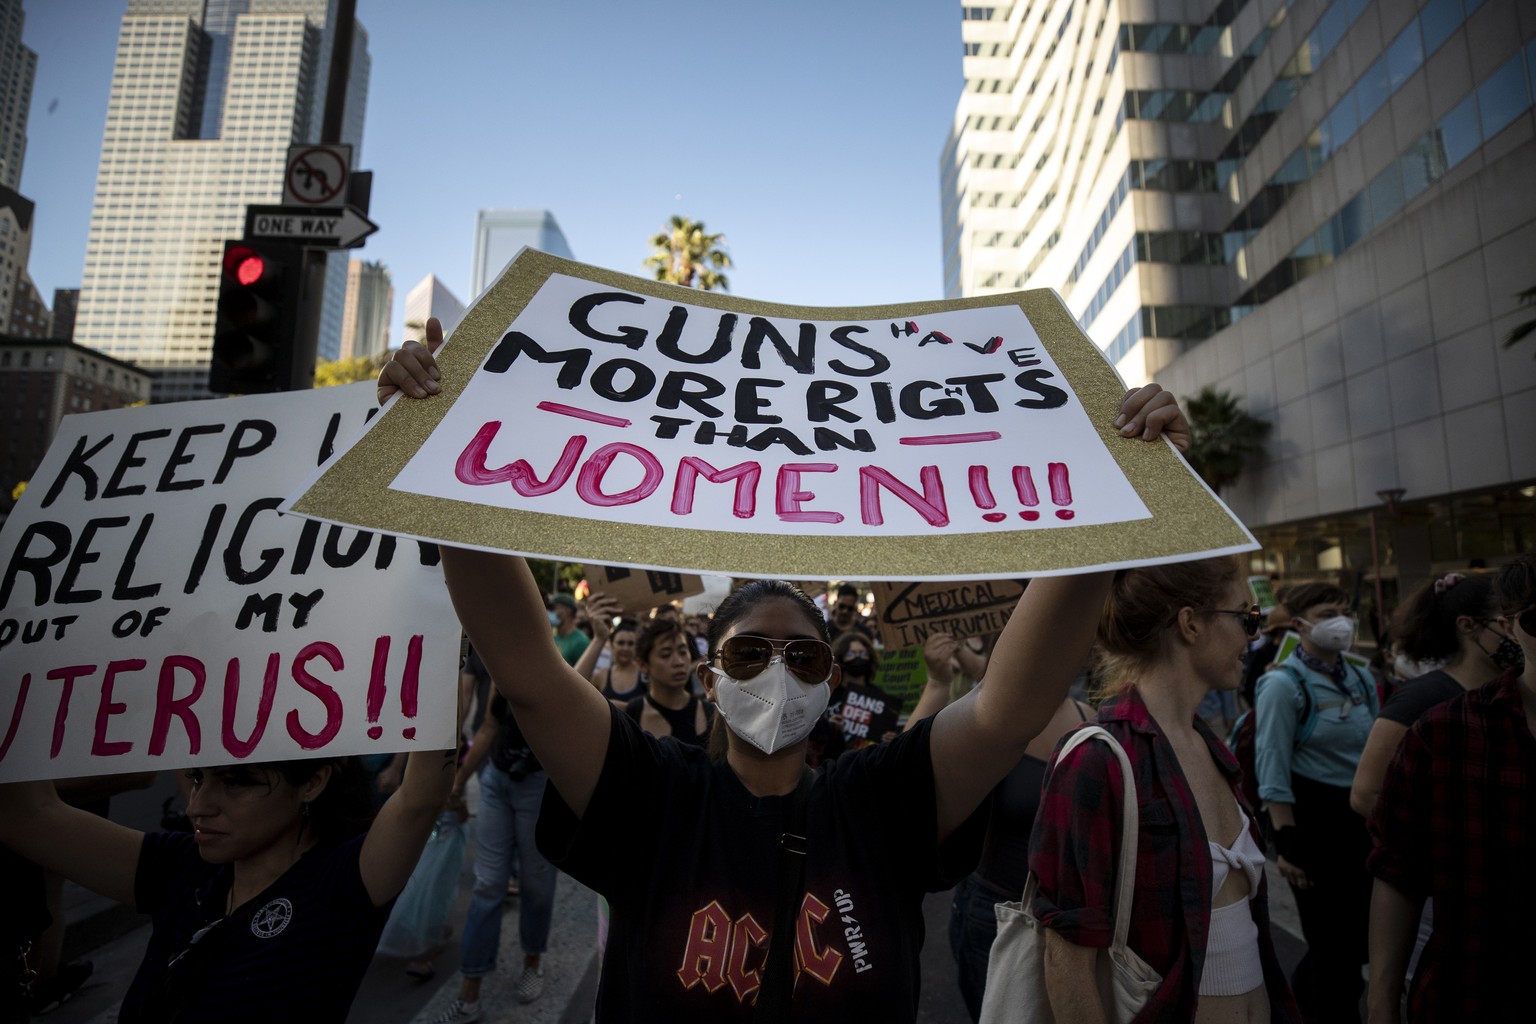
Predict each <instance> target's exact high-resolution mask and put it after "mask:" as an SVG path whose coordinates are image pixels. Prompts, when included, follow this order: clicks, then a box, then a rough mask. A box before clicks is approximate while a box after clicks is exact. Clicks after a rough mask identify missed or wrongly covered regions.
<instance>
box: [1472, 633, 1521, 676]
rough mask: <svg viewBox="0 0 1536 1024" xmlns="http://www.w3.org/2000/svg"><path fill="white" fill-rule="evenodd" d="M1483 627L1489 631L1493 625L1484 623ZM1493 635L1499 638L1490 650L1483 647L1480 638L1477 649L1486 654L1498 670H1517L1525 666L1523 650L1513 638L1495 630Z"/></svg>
mask: <svg viewBox="0 0 1536 1024" xmlns="http://www.w3.org/2000/svg"><path fill="white" fill-rule="evenodd" d="M1484 628H1486V629H1489V630H1490V631H1492V629H1493V627H1491V626H1487V625H1486V624H1485V626H1484ZM1494 635H1495V636H1497V637H1498V638H1499V642H1498V644H1496V645H1495V646H1494V648H1493V650H1492V651H1489V650H1488V649H1487V648H1485V647H1483V641H1482V639H1481V638H1479V639H1478V641H1477V647H1478V650H1480V651H1482V652H1483V653H1484V654H1486V655H1488V658H1489V660H1490V661H1492V662H1493V664H1494V667H1495V668H1497V669H1498V670H1499V671H1500V672H1508V671H1509V670H1510V669H1515V670H1517V671H1518V670H1519V669H1521V668H1523V667H1524V666H1525V651H1523V650H1521V648H1520V645H1519V644H1518V643H1516V642H1515V638H1514V637H1511V636H1505V635H1504V634H1503V633H1498V632H1495V633H1494Z"/></svg>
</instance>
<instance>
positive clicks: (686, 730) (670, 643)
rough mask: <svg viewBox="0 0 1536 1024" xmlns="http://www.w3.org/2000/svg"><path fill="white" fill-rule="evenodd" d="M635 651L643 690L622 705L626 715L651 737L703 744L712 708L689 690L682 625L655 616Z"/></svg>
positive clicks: (689, 644)
mask: <svg viewBox="0 0 1536 1024" xmlns="http://www.w3.org/2000/svg"><path fill="white" fill-rule="evenodd" d="M635 650H636V654H637V655H638V657H639V660H640V664H641V665H643V666H645V685H646V690H645V693H643V694H641V695H640V696H638V697H634V698H631V699H630V701H629V702H628V703H627V704H625V705H624V712H625V714H627V715H629V717H630V718H631V719H633V720H634V721H635V722H636V723H637V724H638V725H639V726H640V728H641V729H643V730H645V731H646V732H648V733H650V734H651V735H652V736H671V737H674V738H675V739H676V740H677V741H678V742H680V743H692V744H694V745H695V746H700V747H702V746H704V745H705V744H706V743H707V742H708V739H709V725H710V722H711V721H712V720H713V717H714V715H713V712H714V707H713V706H712V705H709V704H706V703H705V702H704V701H702V700H700V699H699V698H698V697H695V696H694V695H693V694H692V693H691V692H690V691H689V688H688V680H689V679H690V677H691V676H692V675H693V664H694V657H693V641H691V640H689V639H688V634H687V633H686V632H684V630H683V627H682V626H680V625H678V624H677V623H676V622H673V621H672V620H671V619H655V620H654V621H652V622H651V624H650V625H649V626H647V627H646V628H645V632H644V633H641V634H640V641H639V643H638V644H637V645H636V648H635Z"/></svg>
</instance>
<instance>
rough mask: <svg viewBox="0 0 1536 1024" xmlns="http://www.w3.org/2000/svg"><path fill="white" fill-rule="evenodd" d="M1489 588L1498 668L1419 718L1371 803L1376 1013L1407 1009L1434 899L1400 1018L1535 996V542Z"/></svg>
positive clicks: (1508, 1004)
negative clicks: (1501, 655)
mask: <svg viewBox="0 0 1536 1024" xmlns="http://www.w3.org/2000/svg"><path fill="white" fill-rule="evenodd" d="M1466 582H1467V581H1463V582H1461V583H1459V584H1458V585H1457V587H1456V589H1458V590H1459V589H1460V588H1461V587H1463V586H1465V585H1466ZM1495 589H1496V591H1497V594H1498V599H1499V606H1500V607H1499V614H1497V615H1495V616H1494V617H1493V619H1492V621H1491V622H1490V623H1489V625H1490V630H1489V633H1490V636H1489V639H1490V640H1492V638H1493V637H1494V636H1497V637H1498V638H1499V639H1498V641H1497V642H1498V644H1499V646H1500V647H1501V648H1503V649H1504V650H1505V651H1506V652H1507V655H1506V658H1507V660H1506V666H1505V668H1504V671H1503V672H1502V674H1500V675H1499V677H1498V678H1497V679H1495V680H1494V681H1493V682H1491V683H1488V684H1486V685H1484V686H1482V687H1479V688H1478V689H1475V690H1468V691H1466V692H1465V693H1463V694H1461V695H1460V696H1458V697H1455V698H1453V699H1451V700H1449V701H1446V702H1444V703H1442V704H1438V705H1436V706H1435V707H1433V708H1430V709H1429V710H1427V711H1425V712H1424V714H1423V715H1421V716H1420V717H1419V719H1418V721H1416V722H1415V723H1414V724H1413V725H1412V726H1411V727H1410V728H1409V729H1408V732H1407V734H1406V735H1405V736H1404V737H1403V741H1402V743H1401V744H1400V745H1399V746H1398V748H1397V753H1396V755H1395V756H1394V757H1393V759H1392V762H1391V764H1390V765H1389V766H1388V768H1387V773H1386V777H1385V779H1384V780H1383V782H1382V788H1381V795H1380V797H1378V798H1377V800H1376V805H1375V807H1374V809H1373V811H1372V813H1371V817H1370V823H1369V829H1370V836H1371V844H1372V849H1371V853H1370V857H1369V859H1368V861H1367V864H1368V867H1369V869H1370V872H1371V874H1372V875H1373V876H1374V877H1375V888H1374V889H1373V890H1372V894H1371V927H1370V964H1371V967H1370V985H1369V996H1368V1005H1369V1019H1370V1022H1371V1024H1398V1022H1399V1021H1401V1020H1403V1019H1404V1015H1403V1005H1402V997H1403V990H1404V974H1405V971H1406V969H1407V966H1408V958H1409V955H1410V953H1411V952H1412V950H1413V946H1414V937H1415V933H1416V932H1417V930H1418V924H1419V909H1420V907H1421V906H1422V905H1423V902H1424V900H1425V899H1426V898H1430V899H1433V900H1434V908H1435V912H1434V923H1433V928H1432V930H1431V933H1430V936H1429V941H1428V943H1426V944H1425V946H1424V952H1423V953H1422V955H1421V956H1420V957H1419V962H1418V967H1417V969H1416V970H1415V972H1414V975H1413V981H1412V984H1411V987H1409V990H1408V1001H1407V1015H1406V1019H1408V1020H1411V1021H1475V1020H1501V1019H1502V1020H1512V1019H1516V1018H1519V1017H1521V1016H1522V1015H1523V1011H1521V1010H1519V1007H1521V1006H1528V1004H1529V1002H1530V995H1529V992H1530V975H1529V973H1528V972H1529V971H1530V967H1531V953H1532V949H1533V943H1532V940H1531V922H1532V920H1533V919H1536V881H1533V877H1536V876H1533V875H1532V872H1531V865H1532V864H1533V863H1536V828H1533V827H1532V823H1533V822H1536V554H1525V555H1521V556H1519V557H1517V558H1514V559H1512V560H1511V561H1509V562H1508V563H1506V564H1505V565H1504V566H1503V567H1502V568H1501V569H1500V570H1499V572H1498V575H1497V577H1496V579H1495ZM1506 641H1508V642H1509V644H1511V645H1513V647H1514V650H1513V651H1511V650H1510V649H1509V647H1508V646H1505V642H1506Z"/></svg>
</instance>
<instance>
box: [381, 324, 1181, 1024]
mask: <svg viewBox="0 0 1536 1024" xmlns="http://www.w3.org/2000/svg"><path fill="white" fill-rule="evenodd" d="M427 338H428V341H429V344H430V345H431V346H432V347H434V348H435V347H436V345H438V344H441V340H442V327H441V325H440V324H438V323H437V321H436V320H435V319H434V320H429V321H428V324H427ZM437 374H438V371H437V368H436V363H435V360H433V359H432V357H431V355H430V350H429V349H428V348H426V347H423V346H421V345H419V344H416V343H408V344H407V345H406V346H405V347H403V348H402V349H401V350H400V351H399V352H397V353H396V354H395V355H394V357H393V358H392V359H391V361H390V362H389V363H388V364H386V366H385V367H384V369H383V370H382V371H381V372H380V377H379V397H380V399H381V400H384V399H388V398H390V397H391V396H392V395H393V394H394V393H395V392H396V391H397V390H399V389H402V388H403V389H405V390H406V392H407V394H410V395H414V396H416V397H418V398H420V397H422V396H424V395H426V394H427V391H428V388H427V385H428V384H431V385H433V387H434V388H435V387H436V384H435V382H434V380H433V378H434V376H435V375H437ZM1115 429H1116V430H1118V432H1119V434H1120V436H1121V437H1122V438H1124V441H1123V444H1125V445H1131V444H1135V443H1138V442H1135V441H1133V440H1131V439H1132V438H1141V439H1144V440H1146V441H1153V440H1156V439H1157V438H1159V437H1164V436H1166V437H1168V439H1169V440H1171V441H1172V442H1173V443H1174V444H1175V445H1176V446H1177V447H1179V448H1180V449H1186V448H1187V447H1188V444H1189V440H1190V432H1189V425H1188V422H1187V421H1186V420H1185V419H1184V416H1183V413H1182V412H1181V411H1180V410H1179V408H1178V405H1177V403H1176V402H1175V401H1174V400H1173V397H1172V396H1171V395H1170V394H1168V393H1167V392H1166V391H1163V389H1162V388H1160V387H1158V386H1157V385H1155V384H1149V385H1147V386H1145V387H1143V388H1139V389H1137V390H1135V391H1132V392H1129V393H1127V395H1126V397H1125V399H1124V401H1123V403H1122V405H1121V409H1120V414H1119V416H1118V417H1117V418H1116V421H1115ZM1114 443H1117V444H1118V443H1122V442H1114ZM442 564H443V575H444V577H445V578H446V581H447V584H448V591H449V593H450V595H451V596H452V598H453V603H454V607H455V609H456V610H457V612H458V614H459V618H460V621H461V622H462V623H463V624H464V628H465V630H466V632H468V633H469V635H470V637H471V638H472V640H473V642H474V644H475V648H476V650H478V651H480V653H481V655H482V657H484V659H485V662H486V665H487V666H488V667H489V668H490V670H491V676H492V678H493V679H494V680H495V683H496V686H497V689H498V690H500V691H501V692H502V694H503V695H504V696H505V697H506V699H507V701H508V702H509V703H510V704H511V707H512V711H513V712H514V713H515V714H516V716H517V720H518V723H519V724H520V725H521V727H522V729H523V734H524V736H525V737H526V738H527V740H528V743H529V745H530V746H531V747H532V749H533V751H534V753H535V754H537V755H538V757H539V760H540V761H541V763H542V764H543V766H544V768H545V770H546V771H547V772H548V773H549V782H550V785H549V789H548V790H547V791H546V794H545V799H544V807H543V810H542V811H541V813H540V819H539V828H538V842H539V847H540V849H542V850H543V851H544V852H545V853H546V854H547V855H548V856H549V857H550V859H551V860H552V861H554V862H555V863H556V864H557V865H558V866H559V867H560V868H561V869H563V870H564V871H566V872H567V873H568V874H570V875H571V876H572V877H573V878H576V879H577V880H578V881H581V882H582V883H583V884H586V885H588V886H590V887H591V888H592V889H594V890H596V891H597V892H599V893H601V894H603V895H604V896H606V897H607V898H608V901H609V903H610V904H611V906H612V910H613V915H612V923H611V926H610V929H609V937H608V945H607V949H606V951H605V953H604V956H603V963H602V973H601V976H600V978H599V981H598V994H597V1004H596V1008H595V1012H594V1019H595V1020H596V1021H597V1022H599V1024H606V1022H610V1021H634V1020H667V1021H669V1022H678V1024H688V1022H693V1021H697V1022H709V1024H714V1022H717V1021H743V1022H744V1021H747V1020H775V1021H788V1020H791V1019H793V1020H795V1021H796V1022H804V1024H816V1022H819V1021H837V1022H843V1021H848V1020H854V1019H859V1020H865V1019H867V1020H880V1021H890V1022H898V1024H899V1022H901V1021H913V1020H915V1019H916V1016H917V1005H918V994H919V991H918V990H919V979H920V976H921V971H920V969H919V968H920V962H919V952H920V949H921V946H922V939H923V933H924V918H923V900H924V896H925V894H926V893H927V892H931V891H942V890H945V889H948V888H950V887H951V886H953V884H954V883H955V882H956V881H958V880H959V879H960V878H961V877H962V876H964V875H965V874H966V873H968V872H969V871H970V870H971V868H972V867H973V866H974V863H975V858H976V856H977V854H978V852H979V844H980V841H981V831H982V826H983V825H984V819H983V817H982V815H980V814H977V813H976V812H977V810H978V809H979V808H980V807H981V806H982V804H983V802H984V801H985V800H986V797H987V794H988V793H989V792H990V791H991V789H992V788H993V786H995V785H996V784H997V782H998V781H999V780H1001V779H1002V777H1003V776H1004V775H1005V774H1007V772H1008V770H1009V769H1010V768H1012V767H1013V766H1014V764H1015V763H1017V761H1018V758H1019V755H1020V753H1022V751H1023V750H1024V748H1025V747H1026V746H1027V744H1028V743H1029V740H1030V738H1031V737H1033V736H1034V735H1035V734H1036V733H1038V732H1039V731H1040V730H1041V729H1043V728H1044V727H1045V725H1046V723H1047V722H1048V721H1049V720H1050V718H1051V715H1052V714H1053V713H1054V712H1055V710H1056V708H1057V707H1058V706H1059V705H1060V703H1061V701H1062V699H1063V698H1064V697H1065V696H1066V692H1067V688H1068V687H1069V686H1070V685H1071V682H1072V679H1073V677H1074V676H1075V675H1076V673H1077V670H1078V668H1079V666H1080V665H1081V664H1082V663H1083V661H1084V660H1085V658H1086V656H1087V653H1088V649H1089V647H1090V645H1091V643H1092V639H1093V632H1094V627H1095V624H1096V622H1097V618H1098V615H1097V612H1098V608H1099V607H1100V605H1101V604H1102V602H1103V600H1104V597H1105V595H1106V594H1107V593H1108V590H1109V583H1110V574H1108V573H1090V574H1086V575H1080V576H1060V577H1049V578H1044V579H1039V580H1035V581H1034V582H1033V583H1031V584H1030V586H1029V587H1028V589H1027V590H1026V591H1025V593H1024V595H1023V596H1022V597H1021V598H1020V599H1019V602H1018V605H1017V606H1016V608H1015V610H1014V613H1013V615H1012V616H1011V617H1010V618H1009V619H1008V622H1007V625H1006V626H1005V627H1004V629H1003V632H1002V635H1001V636H1000V637H999V639H998V643H997V647H996V649H995V650H994V651H993V654H992V660H991V663H990V665H989V669H988V678H989V680H990V682H989V684H988V685H986V686H983V687H981V688H979V689H978V690H976V691H975V692H973V693H971V694H970V695H968V696H967V697H965V698H964V699H962V700H959V701H956V702H955V703H954V704H951V705H950V706H949V707H947V708H945V709H944V710H943V711H941V712H939V713H938V714H937V715H935V716H934V717H933V718H932V719H931V720H929V721H925V722H923V723H921V724H920V725H918V726H917V727H916V728H914V729H912V730H911V731H909V732H906V733H903V734H902V735H901V736H899V737H897V738H896V739H894V740H892V741H891V742H890V743H880V744H875V745H874V746H870V747H866V748H864V749H863V750H857V751H852V752H849V753H846V754H844V755H843V756H841V757H839V758H837V759H836V760H833V761H831V762H827V763H823V764H822V766H821V767H820V768H819V769H817V770H816V771H814V772H813V771H811V770H810V769H809V768H807V766H806V762H805V758H806V737H807V735H808V734H809V733H810V731H811V728H812V727H813V726H814V725H815V723H816V721H817V720H818V719H819V718H820V717H821V716H822V712H823V710H824V709H825V708H826V705H827V700H828V697H829V691H830V688H831V687H832V686H835V685H836V684H837V683H838V681H839V672H838V669H837V666H836V665H834V664H833V661H832V651H831V647H830V645H829V643H828V638H827V625H826V619H825V618H824V617H823V615H822V613H821V610H820V609H819V608H818V607H817V606H816V604H815V602H813V601H812V600H811V599H810V598H808V597H806V596H805V594H804V593H803V592H802V591H800V590H799V589H797V588H796V587H794V586H792V585H790V584H787V583H783V582H779V581H774V580H763V581H755V582H753V583H749V584H747V585H746V586H744V587H742V588H741V589H739V590H737V591H736V592H735V593H733V594H732V595H731V596H730V597H728V598H727V599H726V600H725V601H724V602H722V603H721V605H720V607H719V608H718V609H717V610H716V612H715V614H714V617H713V619H712V621H711V623H710V630H709V651H708V657H707V659H706V661H705V662H704V663H703V664H702V665H701V666H700V667H699V668H698V669H697V678H698V680H699V683H700V684H701V685H702V686H703V688H704V689H705V691H706V693H707V696H708V697H709V698H710V699H711V700H713V701H714V702H715V704H716V707H717V708H718V713H719V716H720V718H721V719H723V720H724V722H725V728H724V735H725V738H726V748H725V751H724V756H723V757H721V758H720V759H719V760H713V759H711V758H710V757H709V755H708V753H707V752H706V751H703V750H700V749H698V748H696V747H691V746H687V745H684V744H682V743H679V742H677V740H676V739H675V738H673V737H663V738H660V739H658V738H656V737H654V736H647V735H646V734H645V733H644V732H642V731H641V730H640V729H639V728H638V727H637V726H636V725H635V723H634V722H632V721H630V719H629V718H628V717H627V716H626V715H624V714H623V713H622V712H620V711H618V710H617V709H616V708H614V707H613V705H612V704H611V703H609V702H608V701H606V700H604V699H603V697H602V695H601V694H600V693H598V692H597V690H596V689H595V688H594V687H593V686H592V684H591V683H590V682H588V681H587V680H586V679H583V678H582V677H581V676H580V675H579V674H578V673H577V672H575V671H574V670H573V669H572V668H570V667H569V666H568V665H567V664H565V663H564V662H563V661H562V660H561V658H560V654H559V652H558V651H557V650H556V648H555V646H554V644H553V642H552V638H551V636H550V633H549V630H548V629H547V627H546V626H545V619H544V615H543V602H542V598H541V596H540V594H539V591H538V587H537V584H536V583H535V582H534V579H533V575H532V573H531V572H530V571H529V569H528V565H527V563H526V562H525V561H524V560H523V559H521V558H518V557H516V556H512V555H501V554H492V553H489V552H485V551H476V550H470V549H464V548H452V547H446V546H445V547H444V548H443V550H442ZM621 848H622V849H626V850H627V851H630V852H631V854H632V855H630V856H626V857H623V858H618V857H615V856H614V851H615V850H616V849H621Z"/></svg>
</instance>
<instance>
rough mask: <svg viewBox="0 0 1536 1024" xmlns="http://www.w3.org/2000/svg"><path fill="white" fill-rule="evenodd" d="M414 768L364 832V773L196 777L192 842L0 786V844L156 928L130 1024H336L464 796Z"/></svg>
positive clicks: (343, 769)
mask: <svg viewBox="0 0 1536 1024" xmlns="http://www.w3.org/2000/svg"><path fill="white" fill-rule="evenodd" d="M453 769H454V751H452V750H447V751H441V752H427V753H421V752H418V753H413V754H412V755H411V757H410V759H409V761H408V762H407V764H406V769H405V777H404V780H403V781H402V783H401V785H400V788H399V789H398V790H396V791H395V792H394V793H393V794H392V795H391V796H390V797H389V799H388V800H386V801H385V803H384V806H383V807H382V808H380V809H379V812H378V814H377V815H376V816H374V817H373V820H372V824H371V825H370V824H369V817H368V816H369V813H370V811H371V805H370V800H369V795H368V789H367V780H366V777H365V776H364V775H363V774H362V768H361V767H360V766H359V764H358V763H357V759H356V758H340V759H326V758H316V759H311V760H300V761H279V762H273V763H270V764H235V765H228V766H224V767H209V768H193V769H189V770H188V771H187V777H188V779H189V780H190V781H191V783H192V789H191V795H190V797H189V799H188V801H187V814H188V816H189V817H190V818H191V819H192V825H193V829H194V831H193V833H192V834H191V835H188V834H186V833H177V832H151V833H144V832H140V831H138V830H137V829H132V828H127V827H125V826H122V825H119V824H116V823H115V822H111V821H108V820H106V819H105V818H98V817H96V816H95V815H93V814H90V813H88V812H86V811H83V810H80V809H78V808H75V807H70V806H69V805H67V804H65V803H64V802H63V801H61V800H60V799H59V798H58V795H57V793H56V792H55V791H54V788H53V784H52V783H51V782H22V783H13V784H11V785H8V786H3V787H0V843H3V844H4V845H6V846H9V847H11V848H12V849H13V850H15V851H16V852H17V853H19V854H21V855H22V856H24V857H26V858H27V859H28V860H31V861H33V862H34V863H37V864H40V865H42V866H43V867H45V868H47V869H48V870H51V871H56V872H58V873H59V874H61V875H63V876H64V877H65V878H68V879H70V880H72V881H74V882H76V883H78V884H80V885H83V886H85V887H86V888H88V889H91V890H93V891H95V892H98V893H101V894H102V895H103V896H109V897H111V898H112V899H115V900H118V901H120V902H122V903H127V904H129V905H131V906H136V907H137V908H138V909H139V910H140V911H142V912H145V913H148V914H151V915H152V917H153V930H152V932H151V935H150V939H149V945H148V948H147V949H146V950H145V954H144V961H143V963H142V964H141V965H140V966H139V970H138V973H137V975H135V977H134V979H133V982H132V984H131V986H130V987H129V990H128V995H127V997H126V998H125V999H124V1001H123V1006H122V1010H121V1012H120V1014H119V1017H118V1019H119V1020H120V1021H123V1022H125V1024H127V1022H138V1021H143V1022H155V1024H163V1022H169V1021H174V1022H180V1024H187V1022H194V1021H220V1022H224V1021H232V1022H239V1021H262V1022H267V1021H271V1020H274V1019H284V1018H286V1019H290V1020H317V1021H321V1020H324V1021H339V1020H342V1019H343V1018H345V1017H346V1015H347V1009H348V1007H349V1006H350V1005H351V1003H352V998H353V996H355V995H356V994H357V987H358V985H359V984H360V983H361V982H362V979H363V974H364V972H365V971H366V970H367V968H368V964H369V962H370V961H371V960H372V958H373V950H374V947H375V946H376V945H377V944H378V940H379V934H380V933H381V932H382V931H383V929H384V923H385V921H386V920H387V919H388V917H389V908H390V906H391V904H393V902H394V900H395V897H396V896H398V895H399V893H400V890H401V889H402V888H404V886H405V883H406V880H407V879H408V878H409V877H410V874H411V870H412V869H413V868H414V867H415V865H416V860H417V858H418V857H420V855H421V850H422V847H423V846H424V845H425V844H426V841H427V836H428V835H429V834H430V833H431V831H432V827H433V824H434V823H435V822H436V819H437V816H438V813H439V812H440V811H441V810H442V806H443V801H444V799H445V798H446V797H447V795H448V787H449V785H450V784H451V783H452V781H453Z"/></svg>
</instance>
